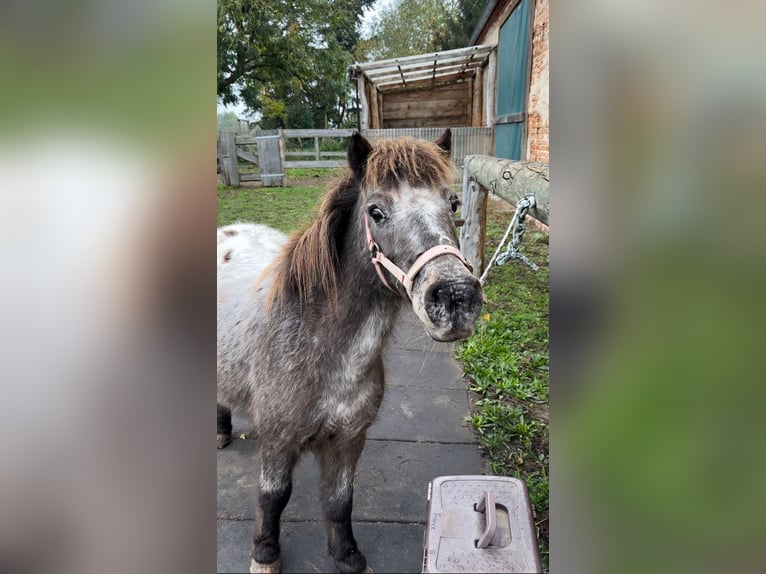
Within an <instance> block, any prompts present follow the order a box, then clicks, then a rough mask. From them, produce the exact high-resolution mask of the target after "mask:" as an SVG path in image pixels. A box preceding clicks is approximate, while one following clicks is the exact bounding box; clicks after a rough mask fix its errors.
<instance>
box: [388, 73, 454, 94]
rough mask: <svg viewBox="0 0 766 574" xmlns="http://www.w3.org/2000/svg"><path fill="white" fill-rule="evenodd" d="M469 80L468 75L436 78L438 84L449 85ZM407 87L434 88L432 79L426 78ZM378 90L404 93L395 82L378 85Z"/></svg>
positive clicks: (409, 83)
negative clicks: (449, 83)
mask: <svg viewBox="0 0 766 574" xmlns="http://www.w3.org/2000/svg"><path fill="white" fill-rule="evenodd" d="M468 78H469V75H468V74H465V73H463V74H449V75H447V76H437V77H436V83H437V85H438V84H447V83H448V82H451V83H457V82H458V81H462V82H467V81H468ZM407 85H408V86H409V87H410V88H411V89H414V88H419V87H426V88H430V87H431V86H433V85H434V84H433V82H432V81H431V78H426V79H423V80H413V81H411V82H408V83H407ZM378 88H379V89H380V91H382V92H384V93H388V92H389V91H390V90H399V91H402V90H403V88H402V87H401V84H396V83H394V82H386V83H385V84H378Z"/></svg>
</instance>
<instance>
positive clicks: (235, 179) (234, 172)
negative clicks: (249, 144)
mask: <svg viewBox="0 0 766 574" xmlns="http://www.w3.org/2000/svg"><path fill="white" fill-rule="evenodd" d="M220 140H221V175H223V183H224V184H225V185H230V186H233V187H239V165H238V164H237V134H235V133H234V132H221V134H220Z"/></svg>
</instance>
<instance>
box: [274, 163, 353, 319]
mask: <svg viewBox="0 0 766 574" xmlns="http://www.w3.org/2000/svg"><path fill="white" fill-rule="evenodd" d="M358 196H359V187H358V185H357V184H356V182H355V181H354V178H353V176H352V175H351V173H350V172H348V173H346V174H344V175H343V176H342V177H341V178H340V179H338V180H337V181H336V182H335V185H334V186H333V187H332V188H331V189H330V191H329V192H327V194H326V195H325V197H324V200H323V201H322V204H321V206H320V207H319V212H318V213H317V215H316V219H315V221H314V222H313V223H312V224H311V225H310V226H309V227H308V229H306V230H304V231H295V232H293V233H292V234H291V235H290V238H289V239H288V241H287V244H286V245H285V247H284V249H283V250H282V253H281V254H280V255H279V257H278V258H277V259H276V261H275V262H274V280H273V281H272V284H271V289H270V291H269V296H268V299H267V302H268V304H269V305H272V304H273V303H274V302H280V303H281V302H284V301H286V300H288V298H289V296H290V294H293V295H297V297H298V300H299V301H300V302H301V303H302V304H307V303H310V302H311V301H313V300H314V298H315V297H316V295H317V294H319V293H324V294H325V295H327V296H328V297H329V298H330V299H331V300H332V301H335V300H336V299H337V268H338V262H339V260H340V248H341V245H340V240H341V237H342V235H343V232H344V231H345V230H346V228H347V227H348V224H349V220H350V215H351V212H352V211H353V209H354V206H355V205H356V200H357V197H358Z"/></svg>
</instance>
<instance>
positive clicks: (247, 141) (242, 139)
mask: <svg viewBox="0 0 766 574" xmlns="http://www.w3.org/2000/svg"><path fill="white" fill-rule="evenodd" d="M257 143H258V140H256V139H255V136H237V145H255V144H257Z"/></svg>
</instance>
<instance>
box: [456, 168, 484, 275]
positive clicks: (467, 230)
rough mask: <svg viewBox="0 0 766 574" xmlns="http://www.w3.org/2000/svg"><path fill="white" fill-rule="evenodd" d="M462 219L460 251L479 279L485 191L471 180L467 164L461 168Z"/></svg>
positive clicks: (482, 243) (482, 248) (481, 263)
mask: <svg viewBox="0 0 766 574" xmlns="http://www.w3.org/2000/svg"><path fill="white" fill-rule="evenodd" d="M462 215H463V219H465V223H464V224H463V227H461V231H460V251H461V252H462V253H463V255H464V256H465V258H466V259H468V261H469V262H470V263H471V265H473V273H474V275H476V276H477V277H481V274H482V272H483V271H484V249H485V248H484V240H485V237H486V220H487V190H486V189H484V188H483V187H482V186H480V185H479V184H478V183H476V181H474V180H472V179H471V176H470V174H469V171H468V162H466V163H465V167H464V168H463V210H462Z"/></svg>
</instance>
